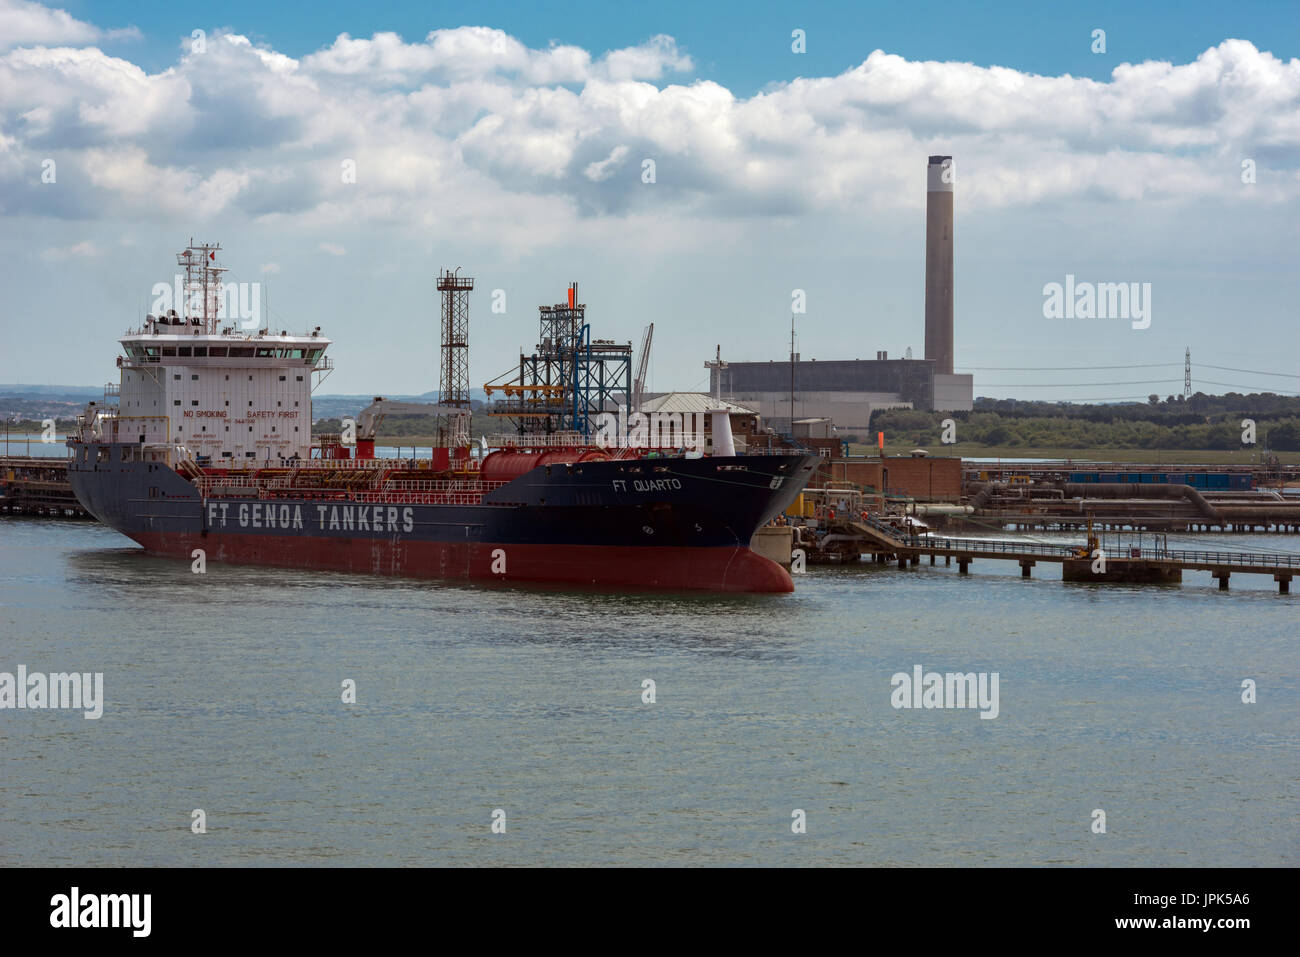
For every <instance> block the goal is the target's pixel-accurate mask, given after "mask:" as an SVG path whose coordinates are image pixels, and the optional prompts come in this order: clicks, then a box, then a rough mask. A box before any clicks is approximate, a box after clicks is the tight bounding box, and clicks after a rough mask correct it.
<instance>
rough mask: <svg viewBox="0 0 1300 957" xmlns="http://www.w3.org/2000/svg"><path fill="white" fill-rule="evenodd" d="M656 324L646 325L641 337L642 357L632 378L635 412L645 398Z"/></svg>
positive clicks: (639, 409)
mask: <svg viewBox="0 0 1300 957" xmlns="http://www.w3.org/2000/svg"><path fill="white" fill-rule="evenodd" d="M654 334H655V324H654V323H653V322H652V323H650V325H648V326H646V327H645V334H644V336H643V337H642V339H641V359H640V361H639V362H637V364H636V378H635V379H633V380H632V410H631V411H633V412H640V411H641V401H642V400H643V399H644V398H645V374H646V369H647V367H648V366H649V365H650V340H651V339H653V338H654Z"/></svg>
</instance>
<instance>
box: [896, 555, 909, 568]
mask: <svg viewBox="0 0 1300 957" xmlns="http://www.w3.org/2000/svg"><path fill="white" fill-rule="evenodd" d="M898 567H899V568H906V567H907V556H906V555H899V556H898Z"/></svg>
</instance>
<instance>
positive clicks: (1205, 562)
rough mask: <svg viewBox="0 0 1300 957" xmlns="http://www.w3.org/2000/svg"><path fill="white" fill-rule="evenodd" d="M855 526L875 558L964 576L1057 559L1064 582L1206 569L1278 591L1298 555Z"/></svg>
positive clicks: (1298, 569) (1298, 567)
mask: <svg viewBox="0 0 1300 957" xmlns="http://www.w3.org/2000/svg"><path fill="white" fill-rule="evenodd" d="M849 524H850V525H851V526H853V527H854V528H855V530H857V529H858V528H860V529H861V532H862V538H863V539H864V541H863V544H864V545H867V543H871V544H872V545H873V546H874V547H869V548H867V549H866V550H867V551H868V552H870V553H872V554H874V555H875V556H876V560H877V561H889V560H890V559H891V558H893V559H895V560H897V562H898V567H899V568H905V567H907V566H908V565H909V564H911V565H917V564H919V563H920V560H921V556H923V555H929V556H930V564H931V565H933V564H935V560H936V558H937V557H938V556H941V555H942V556H943V557H944V564H951V563H952V562H953V560H956V562H957V567H958V570H959V571H960V572H961V573H962V574H965V573H966V572H967V571H968V570H969V568H970V564H971V562H973V561H974V560H975V559H977V558H978V559H994V560H1001V561H1014V562H1018V563H1019V565H1020V569H1021V574H1022V575H1023V576H1024V577H1026V578H1028V577H1029V575H1030V569H1032V568H1033V567H1034V566H1035V565H1036V564H1037V563H1039V562H1051V563H1059V564H1061V565H1062V566H1063V576H1062V577H1063V578H1064V579H1065V580H1066V581H1110V582H1118V581H1124V582H1177V581H1181V580H1182V573H1183V572H1184V571H1208V572H1209V573H1210V574H1211V575H1212V576H1213V577H1214V578H1216V579H1217V580H1218V582H1219V588H1220V589H1223V590H1226V589H1227V588H1228V580H1229V578H1230V577H1231V575H1232V574H1233V573H1234V572H1235V573H1237V574H1243V575H1272V576H1273V580H1274V581H1276V582H1277V583H1278V591H1279V592H1281V593H1282V594H1286V593H1288V592H1289V591H1290V590H1291V587H1290V586H1291V579H1292V578H1293V577H1295V576H1297V575H1300V555H1296V554H1291V553H1286V552H1280V553H1279V552H1239V551H1227V550H1193V549H1174V548H1165V547H1163V546H1157V547H1154V548H1143V547H1139V546H1125V547H1124V548H1121V549H1117V550H1107V549H1106V548H1104V547H1102V546H1098V545H1097V543H1096V542H1095V540H1094V542H1093V547H1092V548H1091V549H1090V548H1089V547H1088V546H1085V545H1057V544H1051V543H1043V542H1023V541H1006V540H1002V539H980V538H943V537H938V536H934V535H913V534H907V533H905V532H902V531H900V530H899V529H896V528H892V527H891V526H889V525H886V524H884V523H883V522H879V521H876V520H875V519H872V518H870V517H867V518H862V519H857V520H854V521H853V522H851V523H849Z"/></svg>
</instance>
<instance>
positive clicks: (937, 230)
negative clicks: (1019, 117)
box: [709, 156, 975, 430]
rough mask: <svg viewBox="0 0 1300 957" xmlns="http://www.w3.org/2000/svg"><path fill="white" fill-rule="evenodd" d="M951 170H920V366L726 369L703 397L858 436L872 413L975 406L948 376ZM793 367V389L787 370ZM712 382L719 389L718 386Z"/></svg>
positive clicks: (939, 166)
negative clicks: (828, 423) (823, 423)
mask: <svg viewBox="0 0 1300 957" xmlns="http://www.w3.org/2000/svg"><path fill="white" fill-rule="evenodd" d="M953 179H954V177H953V167H952V157H951V156H931V157H930V160H929V163H928V165H927V167H926V203H925V358H924V359H890V358H889V357H888V356H887V355H886V354H885V353H883V352H881V353H877V355H876V358H875V359H833V360H830V361H823V362H818V361H817V360H815V359H810V360H800V358H799V356H798V354H795V355H794V356H792V357H791V360H792V361H788V362H787V361H781V362H777V361H770V362H729V363H725V364H722V366H721V368H717V367H715V368H713V371H712V373H711V376H710V383H709V385H710V390H709V391H711V392H713V393H714V394H715V395H716V394H719V393H718V391H717V390H718V389H719V388H720V389H721V393H720V394H721V395H723V396H724V397H726V398H727V399H728V400H729V401H732V402H736V403H739V404H741V405H744V406H748V407H750V408H753V409H756V410H757V411H758V412H759V414H760V415H762V416H763V418H764V420H765V421H766V422H768V423H769V424H771V425H773V426H775V427H777V428H782V429H788V428H789V427H790V421H791V408H790V397H791V393H792V392H793V394H794V410H793V413H794V414H793V418H794V419H806V418H822V417H826V418H830V419H831V420H832V421H833V422H834V423H835V427H836V428H837V429H841V430H846V429H847V430H853V429H865V428H867V426H868V425H869V424H870V419H871V413H872V412H873V411H874V410H876V409H897V408H905V409H906V408H912V409H925V410H933V411H941V412H965V411H969V410H970V409H971V408H972V407H973V404H974V388H975V386H974V378H973V377H972V376H969V375H954V374H953V249H954V235H953V185H954V184H953ZM792 366H793V379H794V381H793V385H792V383H791V371H792V370H791V367H792ZM719 377H720V378H721V381H719Z"/></svg>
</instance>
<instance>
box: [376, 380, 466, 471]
mask: <svg viewBox="0 0 1300 957" xmlns="http://www.w3.org/2000/svg"><path fill="white" fill-rule="evenodd" d="M386 415H447V416H464V417H465V418H466V419H468V418H469V410H468V409H462V408H459V407H456V406H447V405H437V404H434V403H428V402H394V401H393V400H392V399H385V398H384V397H383V396H378V395H377V396H375V401H374V402H372V403H370V405H368V406H366V408H364V409H362V410H361V412H359V413H358V414H357V417H356V420H355V421H356V427H357V447H358V458H373V457H374V451H375V432H376V431H377V430H378V429H379V425H380V423H382V422H383V421H384V416H386Z"/></svg>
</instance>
